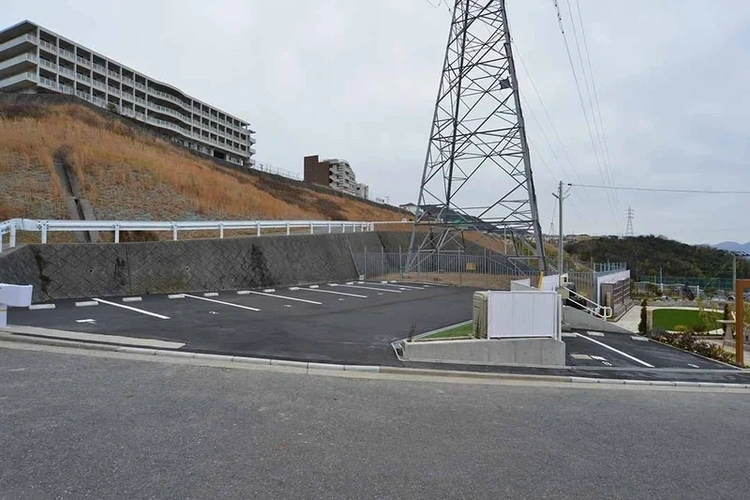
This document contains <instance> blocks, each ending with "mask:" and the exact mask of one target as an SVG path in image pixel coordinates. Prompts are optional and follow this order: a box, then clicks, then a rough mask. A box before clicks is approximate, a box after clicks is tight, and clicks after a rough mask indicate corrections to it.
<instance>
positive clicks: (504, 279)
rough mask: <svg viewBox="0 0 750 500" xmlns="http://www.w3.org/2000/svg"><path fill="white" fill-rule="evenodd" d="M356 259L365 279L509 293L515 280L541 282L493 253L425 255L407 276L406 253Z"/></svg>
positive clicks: (368, 254)
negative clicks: (476, 288) (454, 286)
mask: <svg viewBox="0 0 750 500" xmlns="http://www.w3.org/2000/svg"><path fill="white" fill-rule="evenodd" d="M353 257H354V262H355V265H356V266H357V270H358V271H359V274H360V275H362V276H364V277H365V279H381V280H399V281H421V282H434V283H444V284H452V285H459V286H476V287H486V288H491V289H497V290H510V282H511V281H513V280H515V279H522V278H530V279H531V282H532V285H533V286H536V284H537V283H538V281H539V274H538V272H537V271H535V270H533V269H532V268H531V267H529V266H528V265H526V264H525V263H523V262H515V261H514V260H513V259H511V258H509V257H507V256H504V255H500V254H494V253H487V254H486V255H472V254H465V253H461V252H446V253H437V252H429V253H423V254H420V255H419V256H418V257H417V258H416V259H415V265H414V266H413V267H414V268H413V269H412V270H411V271H410V272H408V273H407V272H406V269H407V267H408V264H409V254H408V253H407V252H399V253H395V252H362V253H359V254H354V255H353Z"/></svg>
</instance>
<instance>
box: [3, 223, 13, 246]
mask: <svg viewBox="0 0 750 500" xmlns="http://www.w3.org/2000/svg"><path fill="white" fill-rule="evenodd" d="M0 246H1V245H0ZM15 247H16V223H15V222H11V223H10V248H15Z"/></svg>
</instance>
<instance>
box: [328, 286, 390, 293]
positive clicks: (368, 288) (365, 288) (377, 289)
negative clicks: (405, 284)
mask: <svg viewBox="0 0 750 500" xmlns="http://www.w3.org/2000/svg"><path fill="white" fill-rule="evenodd" d="M338 286H345V287H348V288H361V289H362V290H375V291H377V292H390V293H402V292H401V290H391V289H389V288H374V287H371V286H359V285H338Z"/></svg>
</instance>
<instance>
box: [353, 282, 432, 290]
mask: <svg viewBox="0 0 750 500" xmlns="http://www.w3.org/2000/svg"><path fill="white" fill-rule="evenodd" d="M367 284H368V285H370V284H372V285H386V286H395V287H396V288H405V289H407V290H424V287H421V286H409V285H397V284H395V283H367Z"/></svg>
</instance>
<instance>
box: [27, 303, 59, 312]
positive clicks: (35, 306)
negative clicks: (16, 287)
mask: <svg viewBox="0 0 750 500" xmlns="http://www.w3.org/2000/svg"><path fill="white" fill-rule="evenodd" d="M54 308H55V304H32V305H30V306H29V311H42V310H45V309H54Z"/></svg>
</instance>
